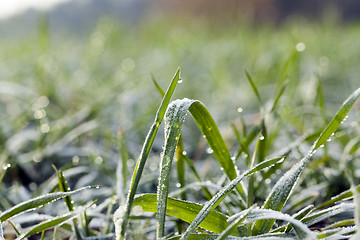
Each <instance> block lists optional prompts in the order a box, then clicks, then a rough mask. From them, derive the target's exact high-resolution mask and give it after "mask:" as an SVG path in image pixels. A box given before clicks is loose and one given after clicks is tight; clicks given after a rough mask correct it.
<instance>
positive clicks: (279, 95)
mask: <svg viewBox="0 0 360 240" xmlns="http://www.w3.org/2000/svg"><path fill="white" fill-rule="evenodd" d="M288 83H289V82H288V81H285V82H284V83H283V85H282V86H281V88H280V90H279V92H278V94H277V95H276V97H275V100H274V103H273V105H272V107H271V110H270V112H271V113H272V112H274V111H275V109H276V107H277V104H278V102H279V100H280V98H281V96H282V95H283V94H284V92H285V90H286V87H287V85H288Z"/></svg>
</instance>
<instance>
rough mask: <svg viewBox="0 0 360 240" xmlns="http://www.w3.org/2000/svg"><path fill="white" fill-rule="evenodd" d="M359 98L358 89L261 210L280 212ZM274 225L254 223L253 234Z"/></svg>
mask: <svg viewBox="0 0 360 240" xmlns="http://www.w3.org/2000/svg"><path fill="white" fill-rule="evenodd" d="M359 96H360V88H359V89H357V90H356V91H355V92H354V93H353V94H351V95H350V97H349V98H348V99H347V100H345V102H344V103H343V105H342V106H341V107H340V109H339V110H338V112H337V113H336V115H335V117H334V118H333V119H332V121H331V122H330V123H329V124H328V125H327V127H326V128H325V129H324V130H323V131H322V132H321V134H320V136H319V137H318V139H317V140H316V141H315V142H314V144H313V146H312V148H311V149H310V151H309V152H308V154H307V155H306V156H305V157H304V158H303V159H302V160H300V162H298V163H297V164H296V165H294V166H293V167H292V168H291V169H290V170H289V171H288V172H286V174H285V175H284V176H282V177H281V178H280V179H279V181H278V182H277V183H276V184H275V186H274V187H273V189H272V191H271V193H270V194H269V196H268V197H267V199H266V201H265V204H264V205H263V206H262V208H263V209H272V210H275V211H281V209H282V208H283V206H284V205H285V203H286V202H287V200H288V199H289V197H290V194H291V192H292V190H293V189H294V187H295V184H296V182H297V180H298V179H299V177H300V174H301V173H302V171H303V169H304V168H305V166H306V164H307V162H308V161H309V160H310V158H311V156H312V155H313V154H314V153H315V151H316V150H317V149H318V148H319V147H320V146H321V145H323V144H324V143H325V142H326V141H327V140H328V139H329V137H330V136H331V135H332V134H333V133H334V132H335V130H336V129H337V128H338V126H339V125H340V124H341V122H342V121H343V120H344V119H345V117H346V116H347V114H348V112H349V111H350V109H351V108H352V106H353V105H354V103H355V101H356V100H357V99H358V98H359ZM274 223H275V220H260V221H256V222H255V224H254V227H253V234H254V235H257V234H261V233H266V232H269V231H270V229H271V228H272V226H273V225H274Z"/></svg>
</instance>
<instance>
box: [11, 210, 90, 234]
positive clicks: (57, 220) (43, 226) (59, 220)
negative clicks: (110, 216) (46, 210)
mask: <svg viewBox="0 0 360 240" xmlns="http://www.w3.org/2000/svg"><path fill="white" fill-rule="evenodd" d="M89 207H90V205H89V206H87V207H80V208H79V209H78V210H76V211H74V212H69V213H67V214H65V215H63V216H59V217H54V218H53V219H49V220H46V221H43V222H41V223H39V224H37V225H35V226H33V227H31V229H30V230H29V231H27V232H26V233H23V234H21V235H20V236H19V237H18V238H16V240H21V239H24V238H27V237H29V236H31V235H33V234H36V233H39V232H41V231H44V230H47V229H49V228H52V227H55V226H58V225H61V224H63V223H64V222H67V221H69V220H71V219H74V218H75V217H77V216H78V215H79V214H81V213H82V212H83V211H85V209H86V208H89Z"/></svg>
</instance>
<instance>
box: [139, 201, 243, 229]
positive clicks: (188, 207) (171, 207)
mask: <svg viewBox="0 0 360 240" xmlns="http://www.w3.org/2000/svg"><path fill="white" fill-rule="evenodd" d="M156 204H157V199H156V195H155V194H142V195H137V196H136V197H135V199H134V203H133V206H140V207H141V208H142V210H143V211H146V212H156ZM201 209H202V205H200V204H197V203H192V202H188V201H184V200H180V199H175V198H168V199H167V208H166V214H167V215H169V216H172V217H176V218H179V219H181V220H183V221H185V222H188V223H191V222H192V221H193V220H194V218H195V217H196V215H197V214H198V213H199V212H200V210H201ZM229 225H230V224H229V223H228V222H227V217H226V216H225V215H223V214H221V213H219V212H217V211H215V210H211V211H210V213H209V215H208V216H207V218H206V219H205V220H204V221H203V222H202V223H201V224H200V227H202V228H203V229H206V230H208V231H211V232H214V233H221V232H222V231H224V230H225V229H226V227H228V226H229ZM231 234H233V235H236V236H237V235H238V233H237V231H236V230H234V231H231Z"/></svg>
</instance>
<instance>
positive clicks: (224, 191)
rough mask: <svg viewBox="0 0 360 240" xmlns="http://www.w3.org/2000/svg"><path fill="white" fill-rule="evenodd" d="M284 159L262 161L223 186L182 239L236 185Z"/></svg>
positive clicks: (185, 236) (187, 236)
mask: <svg viewBox="0 0 360 240" xmlns="http://www.w3.org/2000/svg"><path fill="white" fill-rule="evenodd" d="M283 160H284V158H283V157H281V158H275V159H270V160H266V161H263V162H262V163H259V164H258V165H256V166H255V167H254V168H252V169H250V170H248V171H246V172H244V173H243V174H241V175H240V176H238V177H237V178H236V179H234V180H232V181H231V182H230V183H229V184H228V185H227V186H225V187H224V188H222V189H221V190H220V191H218V192H217V194H216V195H214V196H213V198H212V199H211V200H210V201H208V202H206V204H205V205H204V207H203V208H202V209H201V211H200V212H199V214H198V215H197V216H196V217H195V219H194V220H193V221H192V222H191V224H190V226H189V227H188V228H187V229H186V231H185V232H184V233H183V235H182V236H181V240H185V239H188V238H189V236H190V234H191V232H192V231H194V230H195V228H197V227H198V226H199V224H200V223H201V222H202V221H204V219H206V217H207V216H208V214H209V213H210V211H212V210H213V209H214V208H216V207H217V205H219V203H220V202H221V201H222V200H223V199H224V198H225V197H226V196H227V195H228V194H229V193H230V192H231V191H232V190H234V189H235V187H236V186H237V185H238V184H239V183H240V182H241V181H242V180H243V179H244V178H245V177H247V176H249V175H252V174H254V173H256V172H258V171H261V170H263V169H265V168H268V167H271V166H273V165H275V164H277V163H280V162H282V161H283Z"/></svg>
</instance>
